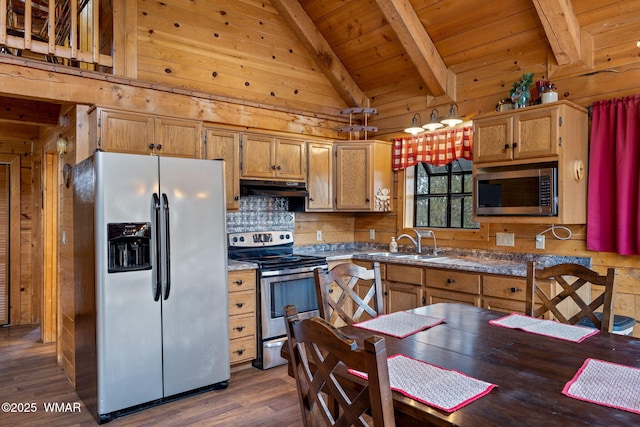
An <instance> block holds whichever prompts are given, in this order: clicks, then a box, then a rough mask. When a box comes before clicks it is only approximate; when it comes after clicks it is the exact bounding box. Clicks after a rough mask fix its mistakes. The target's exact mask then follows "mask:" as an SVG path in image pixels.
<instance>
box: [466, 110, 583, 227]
mask: <svg viewBox="0 0 640 427" xmlns="http://www.w3.org/2000/svg"><path fill="white" fill-rule="evenodd" d="M588 145H589V140H588V116H587V111H586V110H585V109H584V108H582V107H580V106H577V105H575V104H572V103H570V102H568V101H559V102H554V103H550V104H543V105H535V106H532V107H527V108H523V109H517V110H512V111H509V112H503V113H493V114H490V115H486V116H481V117H478V118H476V119H474V146H473V175H474V177H475V176H476V175H477V174H478V173H487V172H497V171H500V172H503V171H506V170H512V168H513V169H516V168H518V167H519V166H521V165H526V167H534V168H535V167H550V166H553V167H557V204H558V213H557V215H555V216H535V215H530V216H527V215H524V216H504V215H503V216H501V215H495V216H484V215H483V216H477V215H475V206H474V219H475V220H476V221H478V222H488V223H505V222H508V223H529V224H585V223H586V215H587V214H586V212H587V179H586V176H587V171H586V165H587V164H588ZM522 167H525V166H522Z"/></svg>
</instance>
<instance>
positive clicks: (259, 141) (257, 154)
mask: <svg viewBox="0 0 640 427" xmlns="http://www.w3.org/2000/svg"><path fill="white" fill-rule="evenodd" d="M274 143H275V142H274V138H273V137H271V136H267V135H255V134H245V135H244V136H243V138H242V149H241V151H242V165H241V175H242V176H243V177H245V178H273V177H274V176H275V168H276V162H275V159H274V153H275V150H274Z"/></svg>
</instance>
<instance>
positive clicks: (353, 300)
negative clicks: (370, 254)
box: [315, 262, 384, 326]
mask: <svg viewBox="0 0 640 427" xmlns="http://www.w3.org/2000/svg"><path fill="white" fill-rule="evenodd" d="M315 281H316V293H317V295H318V307H319V311H320V317H322V318H323V319H325V320H327V321H328V322H329V323H331V324H332V325H334V326H343V325H353V324H354V323H358V322H360V321H364V320H367V319H369V318H373V317H377V316H379V315H380V314H382V313H383V312H384V307H383V302H382V280H381V279H380V263H378V262H374V263H372V266H371V269H367V268H365V267H362V266H359V265H356V264H352V263H343V264H338V265H336V266H334V267H333V268H332V269H331V270H329V271H323V270H319V269H316V270H315ZM336 294H338V295H336Z"/></svg>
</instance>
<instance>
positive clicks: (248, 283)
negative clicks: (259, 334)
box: [227, 270, 257, 365]
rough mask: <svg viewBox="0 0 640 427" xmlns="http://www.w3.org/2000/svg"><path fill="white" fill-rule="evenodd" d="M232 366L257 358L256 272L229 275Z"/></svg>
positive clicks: (240, 272) (238, 272)
mask: <svg viewBox="0 0 640 427" xmlns="http://www.w3.org/2000/svg"><path fill="white" fill-rule="evenodd" d="M227 286H228V291H229V351H230V362H231V365H235V364H239V363H242V362H248V361H251V360H253V359H255V358H256V325H257V320H256V270H238V271H229V273H228V283H227Z"/></svg>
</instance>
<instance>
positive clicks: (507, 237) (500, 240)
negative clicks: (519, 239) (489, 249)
mask: <svg viewBox="0 0 640 427" xmlns="http://www.w3.org/2000/svg"><path fill="white" fill-rule="evenodd" d="M496 245H497V246H515V245H516V243H515V234H513V233H496Z"/></svg>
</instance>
